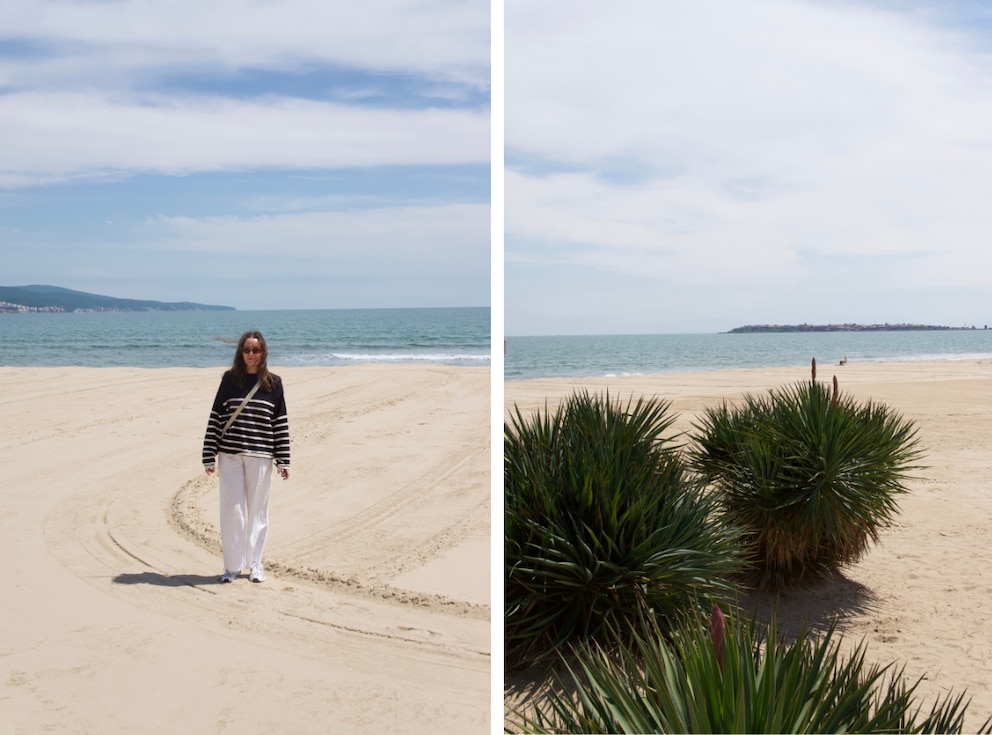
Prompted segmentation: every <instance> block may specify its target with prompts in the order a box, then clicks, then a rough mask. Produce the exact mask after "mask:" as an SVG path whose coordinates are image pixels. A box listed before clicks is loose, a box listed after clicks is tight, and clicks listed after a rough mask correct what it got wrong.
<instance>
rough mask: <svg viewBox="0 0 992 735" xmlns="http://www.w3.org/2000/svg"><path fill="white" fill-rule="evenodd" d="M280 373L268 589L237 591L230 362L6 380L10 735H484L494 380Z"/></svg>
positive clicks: (460, 375)
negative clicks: (225, 541) (224, 445)
mask: <svg viewBox="0 0 992 735" xmlns="http://www.w3.org/2000/svg"><path fill="white" fill-rule="evenodd" d="M272 370H273V372H276V373H279V374H281V375H282V377H283V380H284V382H285V386H286V396H287V403H288V406H289V417H290V427H291V433H292V441H293V444H292V453H293V456H292V474H291V478H290V479H289V480H288V481H283V480H281V479H279V478H278V477H277V478H275V479H274V481H273V491H272V501H271V509H270V519H271V526H270V535H269V543H268V546H267V549H266V569H267V576H268V579H267V581H266V582H265V583H264V584H252V583H251V582H249V581H248V579H247V577H246V576H243V577H241V578H240V579H238V580H236V581H235V582H234V583H233V584H230V585H223V586H221V585H220V584H219V583H218V575H219V573H220V572H221V571H222V563H221V557H220V540H219V539H220V537H219V533H218V529H217V513H218V511H217V480H216V478H215V477H211V478H208V477H207V476H206V475H205V474H204V472H203V469H202V466H201V464H200V449H201V446H202V439H203V432H204V429H205V427H206V421H207V416H208V413H209V410H210V405H211V402H212V400H213V397H214V393H215V391H216V389H217V385H218V383H219V380H220V376H221V373H222V372H223V369H222V368H220V369H161V370H149V369H136V368H135V369H131V368H105V369H87V368H30V369H22V368H0V381H2V383H3V385H4V387H5V400H4V408H3V418H4V432H3V435H2V437H0V446H2V457H3V465H4V473H3V479H2V480H0V487H2V497H3V502H4V512H3V514H2V516H0V560H2V566H0V573H2V576H3V581H2V584H3V592H2V604H0V630H3V636H2V638H0V682H2V685H3V687H2V691H0V721H2V723H3V725H2V728H0V729H2V730H3V732H5V733H37V732H59V733H125V732H127V733H170V734H171V733H176V732H184V733H218V732H237V733H262V732H273V733H324V732H342V733H350V732H362V733H365V732H391V733H424V732H431V733H434V732H458V733H486V732H489V731H490V707H491V698H490V671H491V666H490V663H491V662H490V651H489V649H490V599H489V597H490V535H489V527H490V491H491V482H490V464H491V453H490V443H491V433H490V416H491V413H490V371H489V369H487V368H456V367H447V366H438V365H396V366H393V365H365V366H357V367H346V368H329V367H315V368H279V367H278V366H274V367H273V368H272Z"/></svg>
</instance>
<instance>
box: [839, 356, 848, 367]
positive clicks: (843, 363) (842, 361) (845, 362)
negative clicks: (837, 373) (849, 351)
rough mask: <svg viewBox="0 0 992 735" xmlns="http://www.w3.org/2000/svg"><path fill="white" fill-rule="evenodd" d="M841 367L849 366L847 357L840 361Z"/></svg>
mask: <svg viewBox="0 0 992 735" xmlns="http://www.w3.org/2000/svg"><path fill="white" fill-rule="evenodd" d="M840 364H841V365H847V355H844V359H843V360H841V361H840Z"/></svg>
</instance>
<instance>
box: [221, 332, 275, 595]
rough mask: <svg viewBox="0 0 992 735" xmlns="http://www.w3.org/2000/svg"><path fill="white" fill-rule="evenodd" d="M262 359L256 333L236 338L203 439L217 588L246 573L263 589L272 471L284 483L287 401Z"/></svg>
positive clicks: (260, 339)
mask: <svg viewBox="0 0 992 735" xmlns="http://www.w3.org/2000/svg"><path fill="white" fill-rule="evenodd" d="M268 355H269V352H268V348H267V347H266V344H265V338H264V337H263V336H262V334H261V332H245V333H244V334H243V335H241V339H240V340H238V347H237V350H236V351H235V353H234V363H233V365H232V366H231V369H230V370H228V371H226V372H225V373H224V375H223V377H222V378H221V381H220V387H219V388H218V389H217V395H216V397H215V398H214V403H213V406H212V407H211V409H210V418H209V420H208V421H207V431H206V434H205V435H204V437H203V466H204V469H205V470H206V472H207V474H208V475H211V474H213V473H214V471H216V472H217V475H218V477H219V478H220V537H221V550H222V553H223V558H224V574H223V575H222V576H221V578H220V581H221V582H222V583H226V582H233V581H234V580H235V579H237V578H238V576H239V575H240V574H241V570H243V569H245V568H248V569H250V573H249V579H251V581H252V582H264V581H265V569H264V567H263V566H262V553H263V552H264V551H265V541H266V538H267V537H268V531H269V492H270V489H271V487H272V472H273V466H274V468H275V470H277V471H278V472H279V474H280V475H281V476H282V479H284V480H287V479H289V417H288V415H287V412H286V398H285V396H284V394H283V386H282V380H281V379H280V377H279V376H278V375H274V374H273V373H270V372H269V368H268V365H267V362H268Z"/></svg>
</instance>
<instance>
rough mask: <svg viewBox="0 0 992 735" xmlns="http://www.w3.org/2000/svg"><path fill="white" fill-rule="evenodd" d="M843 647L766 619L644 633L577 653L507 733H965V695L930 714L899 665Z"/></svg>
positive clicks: (948, 698) (949, 697)
mask: <svg viewBox="0 0 992 735" xmlns="http://www.w3.org/2000/svg"><path fill="white" fill-rule="evenodd" d="M720 620H721V621H722V614H721V615H720ZM714 634H716V635H717V636H718V638H716V639H715V636H714ZM841 650H842V640H841V639H840V638H839V637H835V628H834V627H833V626H831V627H830V629H829V630H828V631H827V632H826V633H825V634H824V635H822V636H815V635H813V634H812V633H811V632H810V631H809V630H808V629H803V630H802V631H801V632H800V633H799V636H798V638H797V639H796V640H794V641H792V642H786V641H785V640H783V639H779V638H777V635H776V631H775V624H774V621H773V622H772V624H771V626H769V627H768V628H760V627H759V626H758V625H757V624H756V623H755V622H754V621H753V620H752V621H749V622H746V623H745V624H742V625H738V624H735V623H734V622H733V621H732V620H731V621H729V622H728V623H727V624H726V627H725V629H721V626H716V629H715V630H714V629H712V628H709V627H708V626H706V624H705V622H704V621H702V620H698V619H697V620H695V621H689V622H687V623H685V624H683V625H682V626H680V627H679V628H678V629H677V630H676V631H675V633H674V634H672V633H666V634H665V635H662V633H661V631H659V630H657V629H652V628H651V626H650V625H647V626H645V627H644V628H643V629H642V632H640V633H638V634H637V635H636V636H634V637H633V638H631V637H630V636H626V638H625V641H624V645H621V646H612V647H610V646H605V645H602V644H588V643H586V644H582V645H580V646H579V647H578V648H577V651H576V653H575V656H574V657H573V659H572V661H571V663H569V664H568V665H567V666H566V670H567V674H565V675H564V676H563V677H559V678H558V679H557V680H556V682H555V684H554V685H552V686H551V687H549V688H547V689H546V690H545V692H544V694H543V695H542V696H541V697H540V698H539V699H538V701H531V702H529V703H528V706H527V710H526V712H516V713H512V714H511V715H510V717H509V718H508V721H509V726H508V727H507V731H508V732H527V733H649V732H650V733H754V732H789V733H837V732H849V733H883V732H884V733H958V732H962V730H963V727H964V716H965V713H966V709H967V706H968V703H967V702H966V701H965V700H964V695H963V694H959V695H954V694H952V693H947V694H946V695H944V696H943V697H942V698H941V699H940V700H939V701H937V702H935V703H934V704H933V705H932V707H931V708H930V709H929V711H926V710H924V709H923V707H922V705H921V704H920V703H919V702H918V700H917V697H916V689H917V687H918V686H919V683H920V681H922V678H921V679H919V680H917V681H916V682H915V683H913V684H907V683H906V681H905V680H904V668H899V669H898V670H896V669H894V667H893V665H891V664H890V665H888V666H878V665H875V664H871V665H869V664H867V663H866V660H865V657H866V649H865V647H864V643H863V642H862V643H860V644H858V645H857V646H856V647H854V649H853V650H852V651H851V652H850V653H849V654H847V655H846V656H845V655H842V653H841ZM989 725H990V722H989V721H988V720H986V722H985V723H984V725H983V726H982V729H981V731H982V732H988V730H989Z"/></svg>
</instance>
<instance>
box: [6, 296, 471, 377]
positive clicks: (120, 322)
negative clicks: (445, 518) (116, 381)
mask: <svg viewBox="0 0 992 735" xmlns="http://www.w3.org/2000/svg"><path fill="white" fill-rule="evenodd" d="M253 329H256V330H259V331H260V332H262V334H264V335H265V339H266V342H267V343H268V345H269V365H271V366H273V367H274V366H280V365H281V366H289V367H292V366H305V365H352V364H357V363H365V362H435V363H444V364H450V365H477V366H489V365H490V344H491V340H490V311H489V308H488V307H478V308H463V309H329V310H312V311H175V312H166V311H162V312H119V313H79V314H77V313H64V314H0V365H8V366H25V367H26V366H39V367H40V366H69V365H79V366H88V367H113V366H133V367H214V366H226V365H230V363H231V360H232V358H233V356H234V346H235V344H236V343H237V340H238V338H239V337H240V336H241V334H242V333H244V332H246V331H248V330H253Z"/></svg>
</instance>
